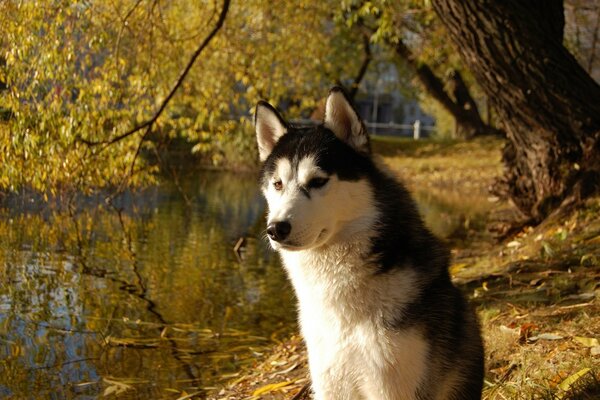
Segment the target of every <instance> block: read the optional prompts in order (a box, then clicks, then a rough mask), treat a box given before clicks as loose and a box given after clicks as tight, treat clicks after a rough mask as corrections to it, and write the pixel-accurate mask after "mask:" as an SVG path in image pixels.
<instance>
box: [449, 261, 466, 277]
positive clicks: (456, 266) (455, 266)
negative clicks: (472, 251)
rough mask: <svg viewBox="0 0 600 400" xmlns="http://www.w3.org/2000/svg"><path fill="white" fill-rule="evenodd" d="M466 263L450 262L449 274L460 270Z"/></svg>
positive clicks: (454, 273)
mask: <svg viewBox="0 0 600 400" xmlns="http://www.w3.org/2000/svg"><path fill="white" fill-rule="evenodd" d="M467 265H469V264H467V263H456V264H452V265H451V266H450V274H451V275H456V274H457V273H459V272H460V271H462V270H463V269H464V268H465V267H466V266H467Z"/></svg>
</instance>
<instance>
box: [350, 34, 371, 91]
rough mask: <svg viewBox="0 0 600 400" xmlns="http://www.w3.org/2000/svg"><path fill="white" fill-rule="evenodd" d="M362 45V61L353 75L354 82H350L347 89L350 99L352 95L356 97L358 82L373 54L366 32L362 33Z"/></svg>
mask: <svg viewBox="0 0 600 400" xmlns="http://www.w3.org/2000/svg"><path fill="white" fill-rule="evenodd" d="M363 46H364V51H365V58H364V59H363V62H362V64H361V66H360V68H359V70H358V74H356V76H355V77H354V82H352V85H351V86H350V90H349V91H348V95H349V96H350V98H351V99H354V97H356V93H357V92H358V87H359V86H360V83H361V82H362V80H363V78H364V77H365V74H366V73H367V69H368V68H369V64H370V63H371V61H372V60H373V55H372V53H371V43H370V39H369V36H368V35H367V34H364V35H363Z"/></svg>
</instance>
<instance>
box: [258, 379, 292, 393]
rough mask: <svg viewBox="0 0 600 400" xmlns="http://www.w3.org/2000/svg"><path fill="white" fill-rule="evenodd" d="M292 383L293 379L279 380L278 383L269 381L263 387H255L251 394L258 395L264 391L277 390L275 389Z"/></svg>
mask: <svg viewBox="0 0 600 400" xmlns="http://www.w3.org/2000/svg"><path fill="white" fill-rule="evenodd" d="M292 383H294V381H285V382H279V383H270V384H268V385H265V386H263V387H260V388H258V389H256V390H255V391H254V393H252V396H260V395H261V394H265V393H269V392H272V391H274V390H277V389H281V388H282V387H286V386H288V385H291V384H292Z"/></svg>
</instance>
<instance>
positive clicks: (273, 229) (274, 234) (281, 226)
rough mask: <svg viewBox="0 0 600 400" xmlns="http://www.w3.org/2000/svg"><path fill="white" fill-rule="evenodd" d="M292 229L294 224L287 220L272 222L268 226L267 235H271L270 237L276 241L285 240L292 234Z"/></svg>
mask: <svg viewBox="0 0 600 400" xmlns="http://www.w3.org/2000/svg"><path fill="white" fill-rule="evenodd" d="M291 231H292V225H291V224H290V223H289V222H287V221H277V222H271V223H270V224H269V226H267V235H268V236H269V239H271V240H274V241H276V242H281V241H283V240H285V239H286V238H287V237H288V236H289V235H290V232H291Z"/></svg>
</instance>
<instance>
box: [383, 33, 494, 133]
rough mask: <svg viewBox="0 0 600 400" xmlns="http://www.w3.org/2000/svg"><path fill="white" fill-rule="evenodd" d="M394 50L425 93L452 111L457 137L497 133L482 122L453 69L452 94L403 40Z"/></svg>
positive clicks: (458, 75) (466, 90)
mask: <svg viewBox="0 0 600 400" xmlns="http://www.w3.org/2000/svg"><path fill="white" fill-rule="evenodd" d="M394 50H395V52H396V54H397V55H398V56H400V58H402V59H403V60H404V61H405V62H406V63H407V64H408V66H409V67H410V68H411V69H412V70H413V71H414V73H415V75H416V77H417V79H418V80H419V82H420V83H421V85H423V88H424V89H425V90H426V91H427V93H428V94H429V95H430V96H431V97H433V98H434V99H435V100H436V101H438V102H439V103H440V104H441V105H442V106H443V107H444V109H446V111H448V112H449V113H450V114H452V116H453V117H454V120H455V121H456V126H457V134H458V136H460V137H462V138H471V137H473V136H477V135H488V134H494V135H498V134H500V131H499V130H497V129H495V128H493V127H491V126H489V125H487V124H486V123H485V122H483V120H482V119H481V115H480V114H479V110H478V109H477V105H476V104H475V101H474V100H473V98H472V97H471V94H470V93H469V89H468V88H467V86H466V85H465V82H464V81H463V79H462V76H461V75H460V73H459V72H458V71H454V74H452V75H451V77H450V78H451V81H450V83H451V86H452V88H451V90H452V92H453V93H452V94H453V96H450V94H449V93H448V92H446V90H445V89H444V82H443V81H442V80H441V79H440V78H438V77H437V76H436V75H435V74H434V72H433V71H432V70H431V68H429V66H428V65H427V64H423V63H419V61H418V60H417V58H416V57H415V55H414V54H413V53H412V51H411V50H410V49H409V48H408V47H407V46H406V44H404V42H402V40H399V41H398V43H396V44H395V45H394ZM452 97H454V98H452Z"/></svg>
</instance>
